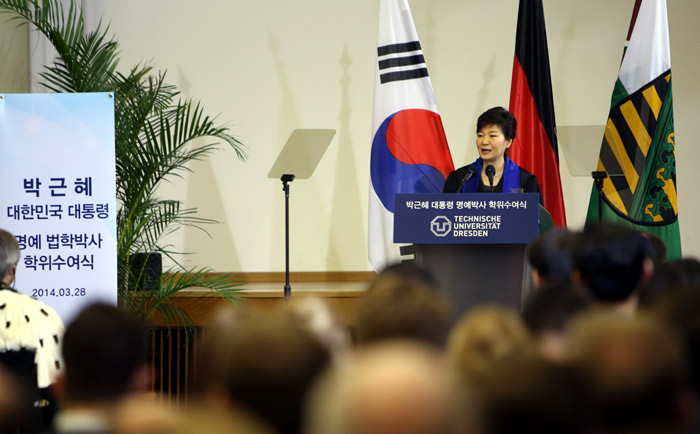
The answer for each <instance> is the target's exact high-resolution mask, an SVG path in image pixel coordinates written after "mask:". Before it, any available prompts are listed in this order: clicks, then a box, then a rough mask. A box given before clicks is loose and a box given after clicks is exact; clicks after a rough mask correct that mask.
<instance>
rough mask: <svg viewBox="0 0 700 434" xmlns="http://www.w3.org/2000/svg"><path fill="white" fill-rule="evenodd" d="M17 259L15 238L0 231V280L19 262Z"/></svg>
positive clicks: (17, 245) (18, 255)
mask: <svg viewBox="0 0 700 434" xmlns="http://www.w3.org/2000/svg"><path fill="white" fill-rule="evenodd" d="M19 257H20V250H19V244H18V243H17V238H15V236H14V235H12V234H11V233H9V232H7V231H6V230H3V229H0V280H2V279H3V278H4V277H5V276H7V275H8V274H9V272H10V270H12V268H13V267H14V266H15V264H17V262H18V261H19Z"/></svg>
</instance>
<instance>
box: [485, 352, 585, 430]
mask: <svg viewBox="0 0 700 434" xmlns="http://www.w3.org/2000/svg"><path fill="white" fill-rule="evenodd" d="M482 391H483V392H482V395H481V399H482V404H481V407H482V411H481V413H482V419H483V420H482V424H483V427H484V429H485V430H484V432H485V433H488V434H562V433H567V434H579V433H580V434H583V433H587V432H590V431H588V415H587V414H586V409H587V406H586V401H585V397H584V394H583V393H582V387H581V383H580V380H579V377H578V376H577V375H576V374H575V373H574V371H573V370H572V369H570V368H569V367H568V366H565V365H559V364H554V363H551V362H547V361H545V360H543V359H541V358H539V357H535V356H531V355H529V356H523V355H520V356H518V357H514V358H512V359H509V360H508V362H507V363H499V364H496V365H495V366H494V367H493V375H491V376H489V377H488V378H487V381H486V382H485V384H484V387H483V389H482Z"/></svg>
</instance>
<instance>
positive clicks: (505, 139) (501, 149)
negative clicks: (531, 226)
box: [442, 107, 541, 200]
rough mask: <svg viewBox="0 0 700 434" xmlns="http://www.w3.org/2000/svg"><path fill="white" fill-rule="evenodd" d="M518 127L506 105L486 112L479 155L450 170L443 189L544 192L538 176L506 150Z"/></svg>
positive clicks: (478, 132) (478, 124) (478, 136)
mask: <svg viewBox="0 0 700 434" xmlns="http://www.w3.org/2000/svg"><path fill="white" fill-rule="evenodd" d="M515 130H516V121H515V117H514V116H513V114H512V113H511V112H509V111H508V110H506V109H504V108H503V107H494V108H492V109H489V110H486V111H485V112H484V113H482V114H481V116H479V119H478V120H477V122H476V148H477V150H478V151H479V159H477V160H476V161H475V162H473V163H472V164H470V165H468V166H464V167H460V168H459V169H457V170H455V171H454V172H452V173H450V175H449V176H448V177H447V180H445V186H444V188H443V190H442V192H443V193H503V192H505V193H521V192H524V193H540V186H539V185H538V184H537V177H536V176H535V175H533V174H531V173H530V172H528V171H527V170H525V169H523V168H521V167H519V166H518V165H517V164H515V163H514V162H513V161H512V160H511V159H510V158H508V154H507V153H506V151H507V150H508V148H510V145H512V144H513V139H515ZM540 197H541V196H540ZM540 200H541V199H540Z"/></svg>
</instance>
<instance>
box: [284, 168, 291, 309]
mask: <svg viewBox="0 0 700 434" xmlns="http://www.w3.org/2000/svg"><path fill="white" fill-rule="evenodd" d="M281 180H282V190H283V191H284V266H285V271H284V275H285V279H286V280H285V285H284V301H287V302H288V301H289V299H290V298H291V297H292V287H291V286H290V285H289V183H290V182H292V181H294V175H290V174H285V175H282V178H281Z"/></svg>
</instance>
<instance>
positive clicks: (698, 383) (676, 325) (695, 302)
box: [651, 286, 700, 396]
mask: <svg viewBox="0 0 700 434" xmlns="http://www.w3.org/2000/svg"><path fill="white" fill-rule="evenodd" d="M651 311H652V313H653V314H654V315H657V316H658V317H659V318H660V319H661V321H663V322H664V323H665V324H668V325H669V326H670V327H671V328H672V329H673V330H675V331H676V332H677V333H678V334H679V336H680V337H681V339H682V340H683V341H684V343H685V348H686V351H687V354H686V356H687V358H688V364H687V366H688V370H689V377H690V385H691V386H692V387H693V389H694V390H695V393H696V394H697V395H698V396H700V315H699V314H698V313H699V312H700V291H699V290H698V288H695V287H692V286H691V287H682V288H678V289H676V290H674V291H672V292H669V293H666V294H664V295H663V296H661V297H659V298H658V299H656V304H655V305H654V306H653V307H652V309H651Z"/></svg>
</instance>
